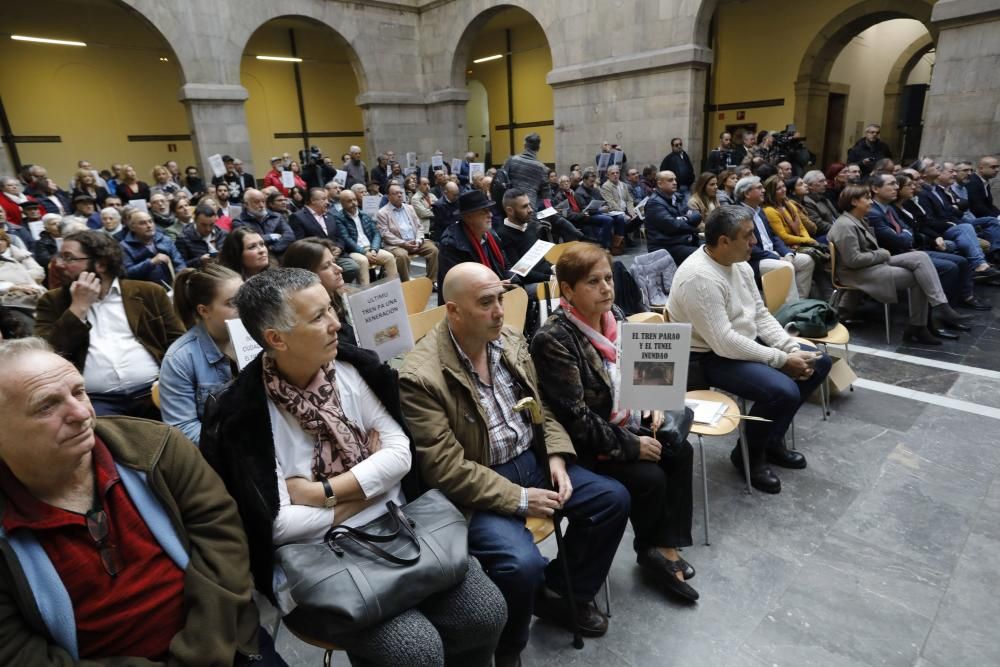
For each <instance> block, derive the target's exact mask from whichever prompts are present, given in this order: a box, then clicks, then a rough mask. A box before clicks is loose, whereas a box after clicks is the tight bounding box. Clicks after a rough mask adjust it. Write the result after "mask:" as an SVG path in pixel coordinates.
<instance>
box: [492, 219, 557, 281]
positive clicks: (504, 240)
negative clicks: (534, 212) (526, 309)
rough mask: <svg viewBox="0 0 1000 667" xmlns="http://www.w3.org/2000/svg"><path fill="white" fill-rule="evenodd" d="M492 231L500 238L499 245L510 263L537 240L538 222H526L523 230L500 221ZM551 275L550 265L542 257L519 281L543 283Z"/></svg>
mask: <svg viewBox="0 0 1000 667" xmlns="http://www.w3.org/2000/svg"><path fill="white" fill-rule="evenodd" d="M494 231H495V232H496V235H497V236H498V237H499V238H500V247H501V248H502V249H503V253H504V254H505V255H506V256H507V259H508V261H510V263H511V264H512V265H513V264H514V263H516V262H517V260H519V259H521V257H523V256H524V253H526V252H528V251H529V250H530V249H531V246H533V245H535V241H537V240H538V223H537V222H535V221H534V220H532V221H530V222H528V226H527V227H526V228H525V230H524V231H523V232H521V231H518V230H516V229H513V228H512V227H508V226H507V225H505V224H503V223H502V222H501V223H500V224H499V225H497V226H496V227H495V228H494ZM551 277H552V265H551V264H549V263H548V262H547V261H545V260H544V259H542V260H540V261H539V262H538V264H535V267H534V268H533V269H532V270H531V271H529V272H528V275H527V276H525V277H524V278H523V279H522V280H521V282H522V283H525V284H530V283H543V282H545V281H547V280H548V279H549V278H551Z"/></svg>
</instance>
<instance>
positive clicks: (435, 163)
mask: <svg viewBox="0 0 1000 667" xmlns="http://www.w3.org/2000/svg"><path fill="white" fill-rule="evenodd" d="M431 169H444V158H443V157H441V156H440V155H433V156H431Z"/></svg>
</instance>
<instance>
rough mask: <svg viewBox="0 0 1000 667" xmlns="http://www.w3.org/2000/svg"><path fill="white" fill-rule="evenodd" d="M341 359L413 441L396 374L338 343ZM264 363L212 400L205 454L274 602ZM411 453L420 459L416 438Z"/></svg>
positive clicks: (412, 477) (259, 583) (260, 584)
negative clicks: (231, 504)
mask: <svg viewBox="0 0 1000 667" xmlns="http://www.w3.org/2000/svg"><path fill="white" fill-rule="evenodd" d="M337 358H338V359H339V360H340V361H344V362H346V363H349V364H351V365H352V366H354V367H355V368H356V369H357V371H358V373H360V374H361V377H362V379H364V381H365V382H366V383H368V386H369V387H371V389H372V391H373V392H375V395H376V396H378V399H379V400H380V401H381V402H382V404H383V405H384V406H385V408H386V410H388V411H389V414H390V415H392V417H393V419H395V420H396V421H397V422H398V423H399V425H400V426H401V427H402V428H403V430H404V431H405V432H406V434H407V436H408V437H409V435H410V433H409V430H408V429H407V427H406V422H405V421H404V419H403V413H402V410H401V409H400V405H399V380H398V375H397V373H396V371H395V370H393V369H392V368H390V367H389V366H388V365H386V364H383V363H381V362H379V360H378V357H377V356H376V355H375V353H374V352H371V351H369V350H363V349H361V348H359V347H354V346H353V345H348V344H346V343H340V344H339V345H338V346H337ZM263 365H264V364H263V360H262V358H261V357H260V356H258V357H257V358H256V359H254V360H253V361H251V362H250V364H249V365H247V367H246V368H244V369H243V370H242V371H241V372H240V374H239V375H238V376H237V377H236V379H235V380H233V382H232V384H230V385H229V386H228V387H227V388H226V389H225V390H224V391H222V392H221V393H220V394H218V395H217V396H212V397H211V398H209V400H208V403H207V404H206V406H205V419H204V422H203V426H202V431H201V442H200V447H201V452H202V454H203V455H204V456H205V460H206V461H208V463H209V465H211V466H212V468H214V469H215V472H217V473H218V474H219V477H221V478H222V481H223V483H224V484H225V485H226V490H227V491H228V492H229V495H231V496H232V497H233V499H234V500H235V501H236V507H237V509H238V510H239V513H240V519H241V520H242V521H243V529H244V530H245V531H246V534H247V542H248V545H249V547H250V573H251V574H252V575H253V578H254V584H255V586H256V587H257V590H258V591H260V592H261V593H262V594H264V595H266V596H267V597H268V599H270V600H271V601H272V602H275V599H274V591H273V590H272V588H271V579H272V576H273V572H274V549H275V544H274V542H273V540H272V538H271V530H272V525H273V523H274V519H275V518H276V517H277V516H278V509H279V502H278V476H277V473H276V471H275V454H274V439H273V437H272V435H271V418H270V416H269V413H268V409H267V394H266V393H265V391H264V382H263ZM410 455H411V456H412V457H413V460H414V461H416V453H415V450H414V447H413V440H412V438H411V439H410ZM416 471H417V468H416V466H413V467H411V469H410V472H409V473H408V474H407V476H406V477H405V478H403V494H404V495H405V496H406V497H407V498H408V499H414V498H416V497H417V496H418V495H420V493H421V488H420V482H419V478H418V476H417V472H416Z"/></svg>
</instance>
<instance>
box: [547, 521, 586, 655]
mask: <svg viewBox="0 0 1000 667" xmlns="http://www.w3.org/2000/svg"><path fill="white" fill-rule="evenodd" d="M561 521H562V516H561V515H560V514H559V513H558V512H556V513H555V514H554V515H553V516H552V526H553V527H554V528H555V534H556V549H557V550H558V552H559V562H560V563H562V571H563V582H564V583H565V586H566V599H567V601H568V602H569V608H570V613H571V614H573V648H576V649H581V648H583V635H581V634H580V624H579V622H578V621H577V618H576V596H574V595H573V578H572V577H571V576H570V574H569V560H568V559H567V557H566V549H565V548H564V547H563V532H562V525H561V523H560V522H561Z"/></svg>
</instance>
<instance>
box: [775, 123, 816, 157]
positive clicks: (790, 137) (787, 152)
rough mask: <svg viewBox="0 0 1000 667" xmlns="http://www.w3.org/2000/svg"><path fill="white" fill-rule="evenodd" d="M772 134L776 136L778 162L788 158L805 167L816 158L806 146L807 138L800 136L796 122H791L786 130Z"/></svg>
mask: <svg viewBox="0 0 1000 667" xmlns="http://www.w3.org/2000/svg"><path fill="white" fill-rule="evenodd" d="M772 136H773V137H774V152H775V153H776V154H777V156H778V157H777V160H776V162H780V161H782V160H787V161H788V162H790V163H792V164H793V165H798V166H799V167H801V168H805V167H807V166H809V165H810V164H811V163H812V161H813V160H815V159H816V158H815V156H814V155H813V154H812V153H810V152H809V149H808V148H806V145H805V141H806V138H805V137H803V136H799V134H798V131H797V130H796V129H795V123H789V124H788V125H786V126H785V129H784V130H782V131H781V132H775V133H774V134H773V135H772Z"/></svg>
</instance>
